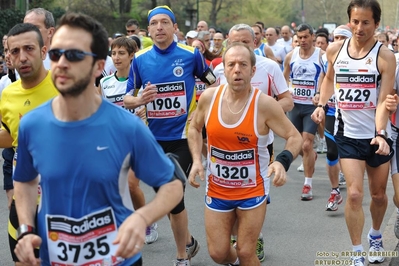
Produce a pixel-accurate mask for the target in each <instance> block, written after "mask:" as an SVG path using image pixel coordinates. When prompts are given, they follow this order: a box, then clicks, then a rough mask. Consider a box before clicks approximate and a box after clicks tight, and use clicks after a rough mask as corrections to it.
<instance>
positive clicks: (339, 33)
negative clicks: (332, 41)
mask: <svg viewBox="0 0 399 266" xmlns="http://www.w3.org/2000/svg"><path fill="white" fill-rule="evenodd" d="M334 36H345V37H347V38H351V37H352V32H350V31H349V30H347V29H342V28H336V29H335V30H334Z"/></svg>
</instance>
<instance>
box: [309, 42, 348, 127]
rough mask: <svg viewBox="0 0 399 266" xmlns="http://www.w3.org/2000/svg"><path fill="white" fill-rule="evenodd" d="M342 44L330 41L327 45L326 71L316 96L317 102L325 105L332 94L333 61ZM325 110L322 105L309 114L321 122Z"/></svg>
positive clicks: (317, 121) (316, 121)
mask: <svg viewBox="0 0 399 266" xmlns="http://www.w3.org/2000/svg"><path fill="white" fill-rule="evenodd" d="M341 46H342V42H339V43H332V44H330V45H329V46H328V47H327V64H328V68H327V73H326V74H325V75H324V77H323V82H322V83H321V86H320V95H319V98H318V104H319V105H322V106H325V105H326V104H327V102H328V100H329V99H330V98H331V96H332V95H333V94H334V75H335V70H334V65H333V63H334V61H335V58H336V57H337V55H338V52H339V49H340V48H341ZM324 116H325V111H324V108H322V107H317V108H316V109H315V111H314V112H313V114H312V115H311V117H312V120H313V121H314V122H315V123H321V122H322V121H323V120H324Z"/></svg>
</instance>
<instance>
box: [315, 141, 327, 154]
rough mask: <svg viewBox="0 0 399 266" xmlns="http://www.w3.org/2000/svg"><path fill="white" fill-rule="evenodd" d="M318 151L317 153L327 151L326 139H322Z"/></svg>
mask: <svg viewBox="0 0 399 266" xmlns="http://www.w3.org/2000/svg"><path fill="white" fill-rule="evenodd" d="M316 151H317V153H327V144H326V140H325V139H320V141H319V145H317V149H316Z"/></svg>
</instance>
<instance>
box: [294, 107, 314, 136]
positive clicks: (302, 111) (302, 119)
mask: <svg viewBox="0 0 399 266" xmlns="http://www.w3.org/2000/svg"><path fill="white" fill-rule="evenodd" d="M315 109H316V107H315V106H314V105H310V104H298V103H295V104H294V108H293V109H292V110H291V111H289V112H288V113H287V116H288V118H289V119H290V121H291V123H292V124H293V125H294V126H295V127H296V129H297V130H298V131H299V133H303V132H306V133H310V134H312V135H314V134H316V131H317V124H316V123H315V122H314V121H313V120H312V118H311V117H310V116H311V115H312V113H313V112H314V110H315Z"/></svg>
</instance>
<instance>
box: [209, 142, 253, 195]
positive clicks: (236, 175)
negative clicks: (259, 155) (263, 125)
mask: <svg viewBox="0 0 399 266" xmlns="http://www.w3.org/2000/svg"><path fill="white" fill-rule="evenodd" d="M210 171H211V176H212V177H211V178H212V182H214V183H215V184H217V185H219V186H222V187H227V188H248V187H256V163H255V150H254V149H248V150H240V151H225V150H222V149H218V148H215V147H213V146H211V163H210Z"/></svg>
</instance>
